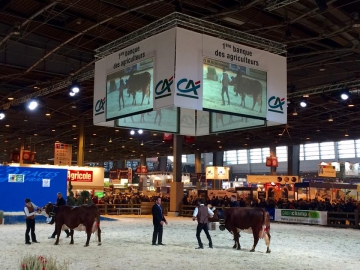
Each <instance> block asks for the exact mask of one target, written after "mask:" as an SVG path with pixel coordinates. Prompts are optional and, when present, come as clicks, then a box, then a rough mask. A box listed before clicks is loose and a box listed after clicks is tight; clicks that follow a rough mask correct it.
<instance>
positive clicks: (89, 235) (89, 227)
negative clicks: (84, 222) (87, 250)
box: [84, 224, 92, 247]
mask: <svg viewBox="0 0 360 270" xmlns="http://www.w3.org/2000/svg"><path fill="white" fill-rule="evenodd" d="M91 231H92V224H90V225H88V226H86V234H87V239H86V244H85V246H84V247H88V246H89V242H90V237H91Z"/></svg>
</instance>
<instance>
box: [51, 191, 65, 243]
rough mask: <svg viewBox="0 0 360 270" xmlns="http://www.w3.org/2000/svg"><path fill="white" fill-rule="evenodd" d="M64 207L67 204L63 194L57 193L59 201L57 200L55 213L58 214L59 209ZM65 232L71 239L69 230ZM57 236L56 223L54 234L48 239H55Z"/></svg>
mask: <svg viewBox="0 0 360 270" xmlns="http://www.w3.org/2000/svg"><path fill="white" fill-rule="evenodd" d="M62 205H66V202H65V200H64V198H63V196H62V194H61V192H58V193H57V200H56V203H55V205H54V212H55V213H57V211H58V207H59V206H62ZM53 219H54V217H53ZM65 232H66V237H69V236H70V232H69V230H65ZM55 235H56V223H55V230H54V232H53V233H52V235H51V236H49V237H48V239H51V238H55Z"/></svg>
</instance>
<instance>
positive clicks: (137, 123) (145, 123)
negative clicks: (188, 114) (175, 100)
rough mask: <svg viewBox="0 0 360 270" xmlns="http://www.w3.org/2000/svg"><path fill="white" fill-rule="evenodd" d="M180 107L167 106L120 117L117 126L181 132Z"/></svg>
mask: <svg viewBox="0 0 360 270" xmlns="http://www.w3.org/2000/svg"><path fill="white" fill-rule="evenodd" d="M179 118H180V114H179V108H177V107H167V108H162V109H159V110H155V111H151V112H145V113H141V114H138V115H133V116H129V117H125V118H121V119H118V120H117V121H116V126H118V127H125V128H136V129H146V130H156V131H162V132H168V133H179Z"/></svg>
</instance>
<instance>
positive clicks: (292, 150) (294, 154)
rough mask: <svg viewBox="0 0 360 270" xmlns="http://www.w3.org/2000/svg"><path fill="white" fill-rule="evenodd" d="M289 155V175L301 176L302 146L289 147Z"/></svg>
mask: <svg viewBox="0 0 360 270" xmlns="http://www.w3.org/2000/svg"><path fill="white" fill-rule="evenodd" d="M287 150H288V153H287V156H288V175H299V174H300V145H292V146H288V147H287Z"/></svg>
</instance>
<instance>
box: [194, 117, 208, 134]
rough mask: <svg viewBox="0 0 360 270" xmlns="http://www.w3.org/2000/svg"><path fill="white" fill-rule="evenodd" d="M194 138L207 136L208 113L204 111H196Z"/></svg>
mask: <svg viewBox="0 0 360 270" xmlns="http://www.w3.org/2000/svg"><path fill="white" fill-rule="evenodd" d="M196 114H197V122H196V136H204V135H209V134H210V132H209V128H210V126H209V124H210V113H209V112H206V111H196Z"/></svg>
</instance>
